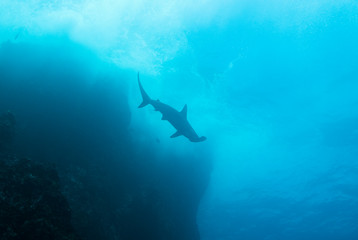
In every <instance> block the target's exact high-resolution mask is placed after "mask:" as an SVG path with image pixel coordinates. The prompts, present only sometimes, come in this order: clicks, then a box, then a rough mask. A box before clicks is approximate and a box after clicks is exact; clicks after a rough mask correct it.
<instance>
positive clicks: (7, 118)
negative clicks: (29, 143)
mask: <svg viewBox="0 0 358 240" xmlns="http://www.w3.org/2000/svg"><path fill="white" fill-rule="evenodd" d="M15 124H16V121H15V117H14V115H13V114H12V113H11V112H7V113H3V114H0V151H2V152H4V151H8V150H9V149H10V146H11V143H12V141H13V138H14V135H15Z"/></svg>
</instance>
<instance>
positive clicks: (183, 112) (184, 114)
mask: <svg viewBox="0 0 358 240" xmlns="http://www.w3.org/2000/svg"><path fill="white" fill-rule="evenodd" d="M187 112H188V107H187V105H186V104H185V105H184V107H183V109H182V110H181V111H180V114H181V115H182V116H183V117H184V118H185V119H186V115H187Z"/></svg>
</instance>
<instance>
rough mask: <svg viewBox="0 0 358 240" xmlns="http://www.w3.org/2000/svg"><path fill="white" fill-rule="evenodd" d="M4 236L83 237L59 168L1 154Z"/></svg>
mask: <svg viewBox="0 0 358 240" xmlns="http://www.w3.org/2000/svg"><path fill="white" fill-rule="evenodd" d="M0 239H3V240H17V239H19V240H20V239H29V240H30V239H33V240H38V239H55V240H77V239H80V238H79V236H78V235H77V234H76V233H75V232H74V230H73V227H72V225H71V212H70V208H69V205H68V203H67V201H66V199H65V197H64V196H63V195H62V193H61V190H60V181H59V178H58V175H57V172H56V170H55V169H53V168H52V167H48V166H44V165H43V164H38V163H34V162H32V161H30V160H28V159H17V158H13V157H5V156H0Z"/></svg>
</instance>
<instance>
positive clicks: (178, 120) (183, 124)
mask: <svg viewBox="0 0 358 240" xmlns="http://www.w3.org/2000/svg"><path fill="white" fill-rule="evenodd" d="M138 84H139V89H140V92H141V94H142V98H143V102H142V103H141V104H140V105H139V106H138V108H142V107H145V106H147V105H148V104H150V105H152V106H153V107H154V110H155V111H159V112H161V113H162V114H163V116H162V120H167V121H168V122H170V124H171V125H173V127H174V128H175V129H176V130H177V131H176V132H175V133H174V134H173V135H171V136H170V137H171V138H175V137H179V136H181V135H183V136H185V137H187V138H188V139H189V140H190V141H191V142H202V141H205V140H206V137H204V136H202V137H199V136H198V134H196V132H195V131H194V129H193V128H192V126H191V125H190V123H189V122H188V119H187V109H188V108H187V106H186V104H185V106H184V108H183V109H182V110H181V111H180V112H178V111H177V110H175V109H174V108H172V107H171V106H169V105H167V104H165V103H162V102H160V101H159V100H152V99H150V97H149V96H148V94H147V93H146V92H145V91H144V89H143V86H142V84H141V82H140V80H139V73H138Z"/></svg>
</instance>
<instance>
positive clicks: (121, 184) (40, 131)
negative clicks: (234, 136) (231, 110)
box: [0, 43, 211, 240]
mask: <svg viewBox="0 0 358 240" xmlns="http://www.w3.org/2000/svg"><path fill="white" fill-rule="evenodd" d="M60 46H61V48H60V50H58V48H56V47H53V46H52V45H51V44H49V45H48V46H47V45H45V44H39V45H36V44H33V45H30V44H29V45H27V44H20V43H19V44H12V43H6V44H4V45H3V46H2V49H0V52H2V53H3V54H1V55H0V79H5V80H4V81H1V82H0V103H8V104H5V106H3V109H12V110H13V111H14V112H16V114H19V116H21V117H19V118H17V119H16V120H17V122H18V125H21V128H19V129H17V130H16V132H17V133H16V139H15V140H16V141H15V142H16V152H15V153H14V154H16V156H24V157H30V158H31V159H34V160H36V162H38V163H36V164H35V163H34V162H32V161H29V160H18V159H17V158H11V159H10V158H2V159H3V161H2V162H3V163H2V165H1V166H0V171H1V174H0V176H1V177H2V179H1V183H0V191H1V194H0V199H1V208H0V209H1V211H2V212H1V213H0V232H4V234H5V235H3V236H4V237H3V238H1V237H0V239H5V240H7V239H20V237H19V236H23V235H21V234H25V233H28V234H30V235H26V236H27V237H28V236H33V237H34V238H33V239H64V238H61V237H64V236H67V239H78V236H77V235H76V234H75V233H74V232H76V233H77V234H78V235H79V236H80V237H81V238H82V239H84V240H98V239H101V240H137V239H138V240H141V239H145V240H199V239H200V236H199V232H198V228H197V225H196V213H197V208H198V205H199V202H200V199H201V197H202V195H203V193H204V191H205V189H206V186H207V184H208V182H209V177H210V172H211V165H210V159H207V158H206V157H205V156H202V155H200V158H196V157H193V156H191V154H190V152H188V153H187V154H186V156H184V157H183V156H182V157H178V156H176V155H175V154H174V153H173V154H164V153H163V154H162V153H161V154H158V153H156V152H154V150H153V148H151V146H150V144H152V143H140V142H138V141H136V139H135V136H131V134H130V132H129V125H130V117H131V112H130V111H131V110H130V108H129V105H128V99H127V94H126V91H125V88H124V87H123V86H122V85H121V84H120V83H121V82H123V81H120V80H121V79H120V77H119V76H120V74H118V72H117V70H113V69H112V68H111V67H103V69H105V71H104V70H103V69H102V70H101V74H98V73H96V74H94V73H88V71H89V69H93V68H94V67H95V66H97V65H101V64H103V63H101V62H100V61H99V60H98V59H97V58H96V57H95V56H94V55H91V54H90V53H88V51H87V50H83V49H82V48H81V47H79V46H77V45H75V44H73V43H61V44H60ZM65 48H68V49H67V50H69V51H65ZM24 54H25V56H23V55H24ZM49 56H51V57H49ZM84 56H85V57H84ZM19 68H22V71H17V69H19ZM115 69H116V68H115ZM112 70H113V71H112ZM28 76H30V77H31V79H27V78H28ZM15 83H16V84H15ZM8 93H11V94H8ZM1 106H2V105H1V104H0V107H1ZM5 107H6V108H5ZM0 111H1V109H0ZM10 122H11V121H10ZM6 125H9V124H8V123H6ZM8 130H9V129H7V130H6V131H4V134H3V136H4V137H3V139H4V142H11V141H10V139H11V138H12V137H9V136H12V135H9V134H8V133H9V132H8ZM11 131H12V130H11ZM5 139H6V141H5ZM154 144H160V143H158V142H157V143H155V142H154ZM157 149H159V148H157ZM0 152H1V150H0ZM158 156H160V157H158ZM48 164H53V165H55V166H56V169H57V172H58V176H57V173H56V171H54V170H53V168H51V167H46V166H47V165H48ZM4 194H5V195H4ZM39 204H40V205H39ZM6 219H10V220H9V221H7V220H6ZM19 219H20V220H19ZM36 224H38V225H36ZM71 225H72V226H71ZM72 227H73V229H74V230H73V229H72ZM30 228H31V229H30ZM40 233H41V234H43V236H42V237H41V238H40V237H38V234H40ZM31 234H33V235H31ZM52 234H55V235H56V237H57V238H55V237H52V236H53V235H52ZM5 237H6V238H5ZM11 237H13V238H11ZM16 237H19V238H16ZM26 239H31V238H26Z"/></svg>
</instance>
